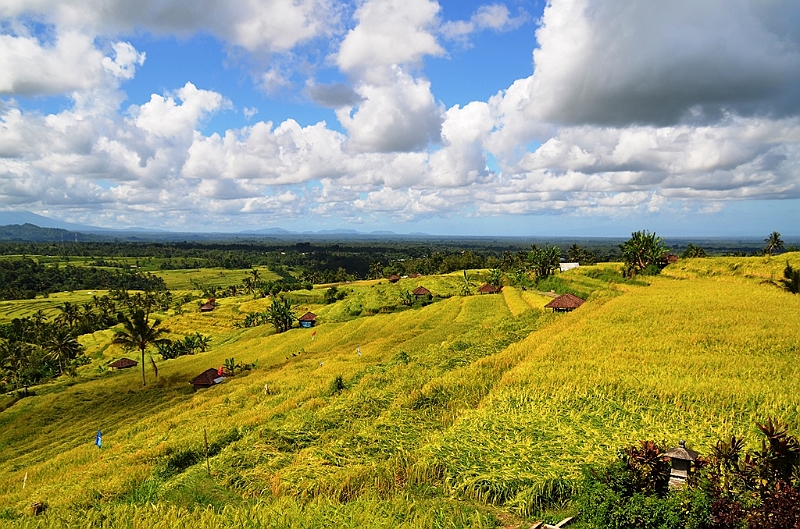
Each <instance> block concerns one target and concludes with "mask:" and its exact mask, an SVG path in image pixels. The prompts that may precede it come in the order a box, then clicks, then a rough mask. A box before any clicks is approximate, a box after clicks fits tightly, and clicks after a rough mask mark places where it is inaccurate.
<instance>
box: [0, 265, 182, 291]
mask: <svg viewBox="0 0 800 529" xmlns="http://www.w3.org/2000/svg"><path fill="white" fill-rule="evenodd" d="M85 289H103V290H111V289H129V290H151V291H154V290H165V289H166V284H165V283H164V280H163V279H161V278H160V277H157V276H154V275H152V274H149V273H142V272H139V271H136V270H107V269H103V268H95V267H84V266H64V267H61V266H58V265H57V264H54V265H49V266H46V265H43V264H40V263H38V262H37V261H35V260H33V259H31V258H29V257H23V258H21V259H4V260H0V300H9V299H32V298H34V297H36V296H38V295H48V294H53V293H55V292H61V291H72V290H85Z"/></svg>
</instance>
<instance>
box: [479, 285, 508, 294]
mask: <svg viewBox="0 0 800 529" xmlns="http://www.w3.org/2000/svg"><path fill="white" fill-rule="evenodd" d="M502 290H503V287H496V286H494V285H490V284H489V283H484V284H483V285H481V286H480V288H478V294H499V293H500V292H501V291H502Z"/></svg>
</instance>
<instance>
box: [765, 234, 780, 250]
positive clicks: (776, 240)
mask: <svg viewBox="0 0 800 529" xmlns="http://www.w3.org/2000/svg"><path fill="white" fill-rule="evenodd" d="M764 242H765V243H767V247H766V248H764V253H768V254H769V255H772V254H773V253H774V252H775V251H777V250H783V241H782V240H781V234H780V233H778V232H777V231H773V232H772V233H770V234H769V237H767V238H766V239H764Z"/></svg>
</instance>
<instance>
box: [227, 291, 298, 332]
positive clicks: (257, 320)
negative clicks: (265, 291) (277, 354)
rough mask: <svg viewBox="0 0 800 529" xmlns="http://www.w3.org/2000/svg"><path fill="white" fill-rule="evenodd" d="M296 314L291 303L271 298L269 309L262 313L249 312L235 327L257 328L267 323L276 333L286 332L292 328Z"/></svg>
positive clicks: (278, 297) (281, 297)
mask: <svg viewBox="0 0 800 529" xmlns="http://www.w3.org/2000/svg"><path fill="white" fill-rule="evenodd" d="M295 320H297V313H296V312H295V310H294V309H293V308H292V305H291V302H290V301H289V300H288V299H286V298H284V297H283V296H273V298H272V303H271V305H270V306H269V308H268V309H267V310H265V311H263V312H251V313H249V314H248V315H247V316H245V318H244V320H242V321H241V322H237V323H236V326H237V327H257V326H259V325H265V324H267V323H269V324H272V326H273V327H275V332H276V333H282V332H286V331H288V330H289V329H291V328H292V325H293V324H294V322H295Z"/></svg>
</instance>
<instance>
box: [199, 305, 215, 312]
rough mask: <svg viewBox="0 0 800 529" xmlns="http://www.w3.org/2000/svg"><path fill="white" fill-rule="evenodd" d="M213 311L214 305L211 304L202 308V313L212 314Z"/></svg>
mask: <svg viewBox="0 0 800 529" xmlns="http://www.w3.org/2000/svg"><path fill="white" fill-rule="evenodd" d="M212 310H214V305H212V304H211V303H206V304H205V305H203V306H202V307H200V312H211V311H212Z"/></svg>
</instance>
